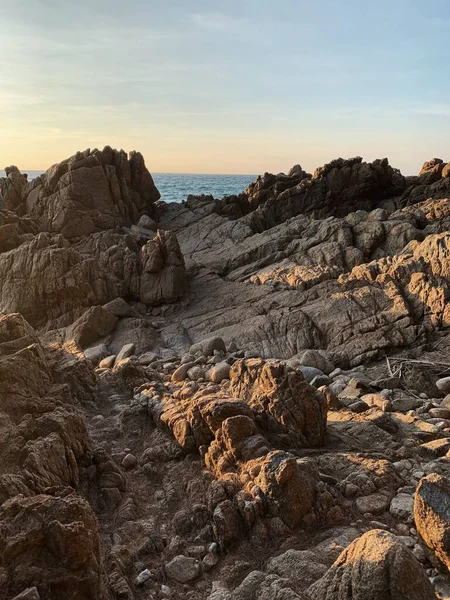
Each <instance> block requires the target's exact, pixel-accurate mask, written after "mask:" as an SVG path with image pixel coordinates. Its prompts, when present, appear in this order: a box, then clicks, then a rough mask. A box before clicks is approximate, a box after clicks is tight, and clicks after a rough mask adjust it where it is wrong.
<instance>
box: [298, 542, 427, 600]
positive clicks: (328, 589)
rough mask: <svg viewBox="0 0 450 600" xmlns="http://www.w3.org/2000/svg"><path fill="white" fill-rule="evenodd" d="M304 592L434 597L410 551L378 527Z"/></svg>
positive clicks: (333, 599) (336, 598) (314, 597)
mask: <svg viewBox="0 0 450 600" xmlns="http://www.w3.org/2000/svg"><path fill="white" fill-rule="evenodd" d="M308 593H309V596H310V597H311V600H352V599H356V598H361V599H362V598H364V600H382V599H386V600H388V599H392V600H403V599H405V598H408V599H409V600H435V594H434V590H433V587H432V585H431V584H430V582H429V581H428V578H427V576H426V574H425V573H424V572H423V571H422V570H421V567H420V565H419V563H418V562H417V560H416V558H414V556H413V554H412V553H411V552H410V550H408V548H406V547H405V546H404V545H403V544H401V543H400V542H399V541H398V540H397V539H396V537H395V536H393V535H391V534H389V533H387V532H386V531H381V530H374V531H370V532H369V533H366V534H365V535H363V536H362V537H360V538H359V539H357V540H355V541H354V542H353V543H352V544H350V546H349V547H348V548H347V549H346V550H344V552H343V553H342V554H341V555H340V556H339V558H338V559H337V561H336V562H335V563H334V565H333V566H332V567H331V569H330V570H329V571H328V572H327V573H326V574H325V575H324V576H323V577H322V579H319V581H318V582H317V583H314V584H313V585H312V586H311V587H310V588H309V590H308Z"/></svg>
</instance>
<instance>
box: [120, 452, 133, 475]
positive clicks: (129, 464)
mask: <svg viewBox="0 0 450 600" xmlns="http://www.w3.org/2000/svg"><path fill="white" fill-rule="evenodd" d="M136 465H137V458H136V457H135V456H134V454H127V455H126V456H125V457H124V459H123V460H122V467H123V468H124V469H126V470H127V471H129V470H130V469H134V467H135V466H136Z"/></svg>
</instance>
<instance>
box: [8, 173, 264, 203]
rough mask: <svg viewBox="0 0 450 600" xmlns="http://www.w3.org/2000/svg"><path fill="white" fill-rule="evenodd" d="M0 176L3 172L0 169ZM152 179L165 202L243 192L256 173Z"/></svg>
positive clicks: (155, 176)
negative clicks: (191, 195) (196, 196)
mask: <svg viewBox="0 0 450 600" xmlns="http://www.w3.org/2000/svg"><path fill="white" fill-rule="evenodd" d="M22 173H28V179H29V180H31V179H34V178H35V177H38V175H41V173H43V171H26V170H25V169H24V170H22ZM0 177H5V172H4V171H0ZM152 177H153V181H154V182H155V185H156V187H157V188H158V190H159V192H160V194H161V200H164V201H165V202H182V201H183V200H186V198H187V197H188V195H189V194H194V195H199V194H211V195H212V196H214V198H223V197H224V196H231V195H233V194H239V193H240V192H243V191H244V190H245V188H246V187H247V186H248V185H249V183H251V182H252V181H255V179H256V175H201V174H198V173H152Z"/></svg>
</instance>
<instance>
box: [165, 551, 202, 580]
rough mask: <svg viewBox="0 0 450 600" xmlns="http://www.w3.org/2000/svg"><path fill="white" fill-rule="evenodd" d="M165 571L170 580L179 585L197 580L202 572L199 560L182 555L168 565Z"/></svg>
mask: <svg viewBox="0 0 450 600" xmlns="http://www.w3.org/2000/svg"><path fill="white" fill-rule="evenodd" d="M165 569H166V574H167V576H168V577H169V579H174V580H175V581H178V583H187V582H188V581H193V580H194V579H197V577H198V576H199V575H200V571H201V568H200V562H199V561H198V560H196V559H195V558H191V557H189V556H183V555H182V554H180V555H178V556H175V558H173V559H172V560H171V561H170V562H168V563H166V565H165Z"/></svg>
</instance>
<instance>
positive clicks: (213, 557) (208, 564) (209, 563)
mask: <svg viewBox="0 0 450 600" xmlns="http://www.w3.org/2000/svg"><path fill="white" fill-rule="evenodd" d="M218 562H219V557H218V556H217V554H207V555H206V556H205V557H204V558H203V560H202V566H203V570H204V571H209V570H211V569H212V568H213V567H215V566H216V565H217V563H218Z"/></svg>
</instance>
